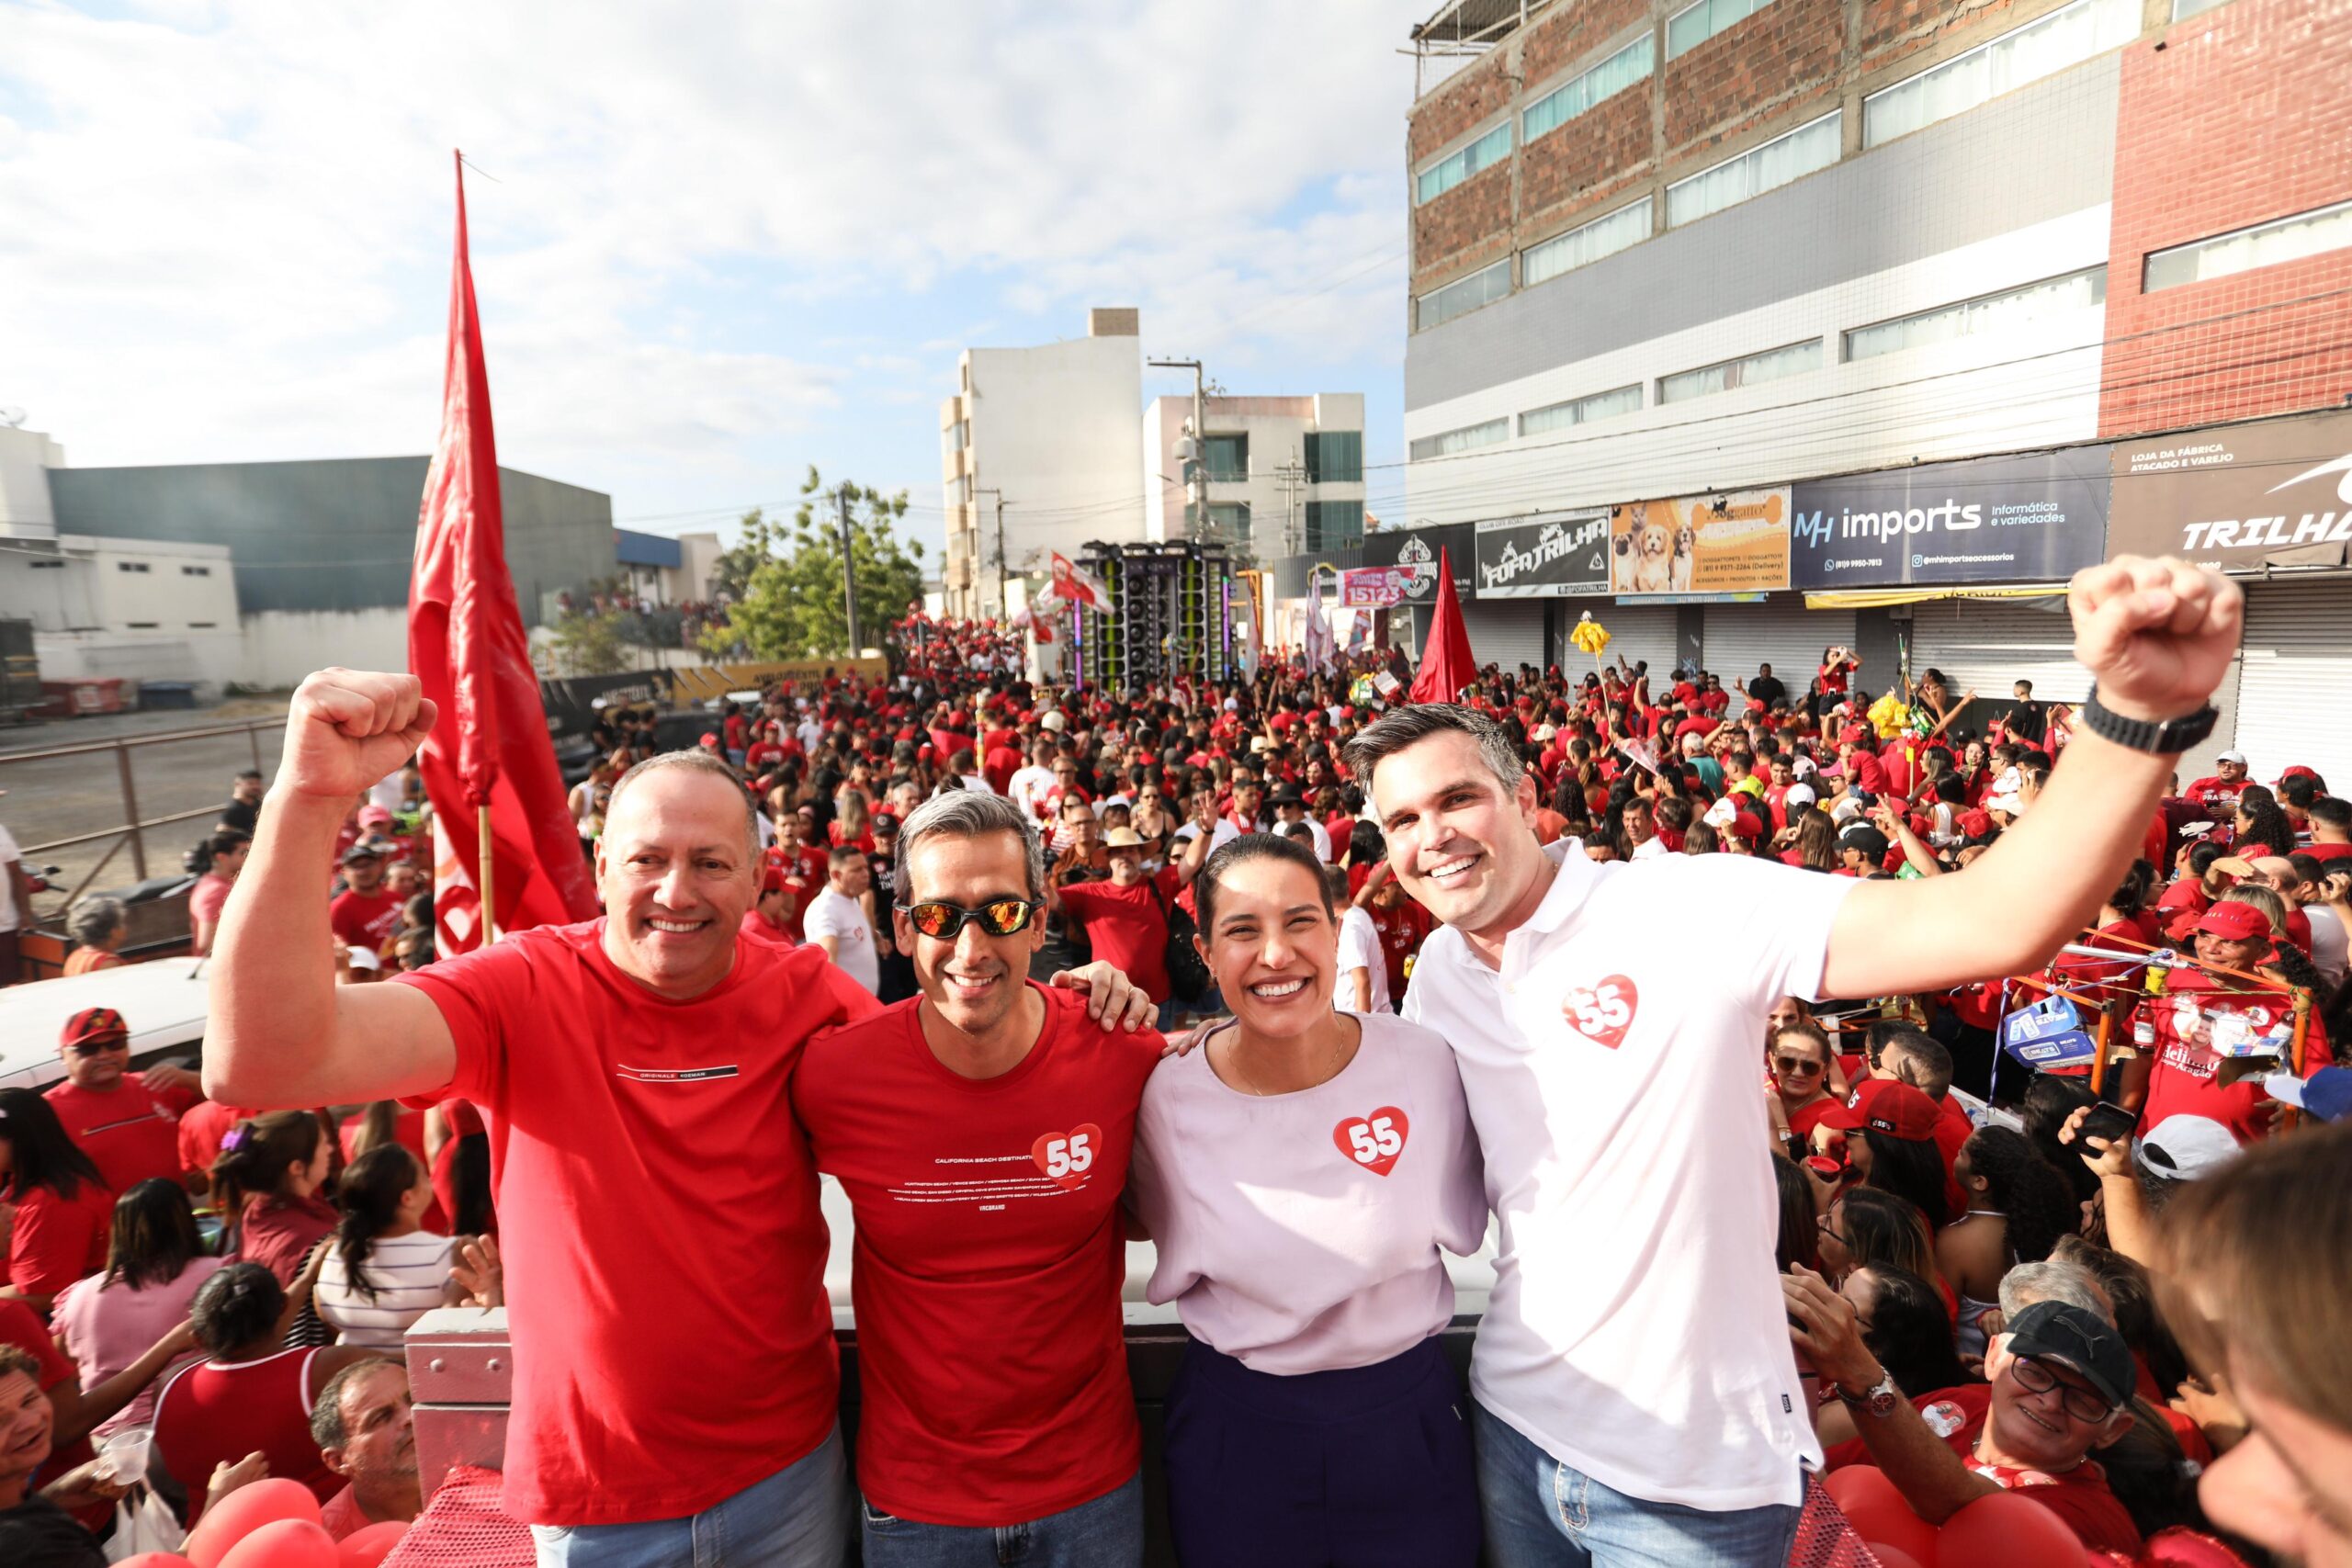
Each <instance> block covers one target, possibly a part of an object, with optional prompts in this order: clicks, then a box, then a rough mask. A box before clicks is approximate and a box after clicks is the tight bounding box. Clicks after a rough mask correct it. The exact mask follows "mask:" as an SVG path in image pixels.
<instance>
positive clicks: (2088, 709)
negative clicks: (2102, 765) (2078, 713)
mask: <svg viewBox="0 0 2352 1568" xmlns="http://www.w3.org/2000/svg"><path fill="white" fill-rule="evenodd" d="M2082 716H2083V728H2086V729H2087V730H2089V731H2090V732H2091V733H2092V734H2093V735H2096V736H2098V737H2099V738H2100V739H2106V740H2112V741H2114V742H2115V743H2116V744H2117V745H2118V746H2129V747H2130V748H2131V750H2134V751H2145V752H2147V753H2149V754H2150V755H2152V756H2157V757H2177V756H2178V755H2180V754H2181V753H2182V752H2183V751H2186V750H2188V749H2189V748H2190V747H2192V746H2194V745H2196V744H2197V743H2198V742H2199V741H2200V740H2202V739H2205V738H2206V737H2207V736H2209V735H2211V734H2212V733H2213V727H2214V726H2215V725H2216V724H2218V723H2220V722H2221V718H2222V716H2221V715H2220V714H2218V713H2216V712H2215V711H2214V710H2213V705H2212V704H2211V703H2208V704H2206V705H2204V706H2203V707H2201V708H2199V709H2198V710H2197V711H2196V712H2195V713H2192V714H2190V715H2188V716H2186V717H2184V718H2167V719H2161V720H2157V719H2145V718H2126V717H2124V716H2122V715H2121V714H2120V713H2117V712H2116V711H2115V710H2114V709H2113V708H2110V707H2109V706H2107V705H2105V704H2104V703H2102V702H2100V701H2099V700H2098V687H2097V686H2093V687H2092V688H2091V694H2090V698H2089V700H2088V701H2086V702H2085V703H2084V704H2083V709H2082Z"/></svg>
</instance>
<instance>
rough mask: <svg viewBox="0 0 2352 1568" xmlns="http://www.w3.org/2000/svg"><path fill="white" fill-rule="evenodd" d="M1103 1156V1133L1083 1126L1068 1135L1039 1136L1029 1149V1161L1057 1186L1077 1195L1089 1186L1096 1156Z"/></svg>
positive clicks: (1046, 1134) (1099, 1129)
mask: <svg viewBox="0 0 2352 1568" xmlns="http://www.w3.org/2000/svg"><path fill="white" fill-rule="evenodd" d="M1102 1152H1103V1129H1102V1128H1100V1127H1097V1126H1096V1125H1095V1124H1094V1123H1093V1122H1080V1124H1079V1125H1077V1126H1075V1127H1072V1128H1071V1129H1070V1130H1069V1132H1067V1133H1040V1134H1038V1135H1037V1141H1036V1142H1035V1143H1034V1144H1032V1145H1029V1157H1030V1158H1031V1159H1034V1160H1035V1161H1036V1162H1037V1168H1038V1169H1039V1170H1042V1171H1044V1172H1045V1173H1046V1176H1047V1177H1048V1178H1050V1179H1052V1180H1053V1182H1054V1183H1055V1185H1057V1186H1058V1187H1061V1188H1063V1189H1065V1190H1070V1191H1075V1190H1078V1189H1079V1188H1080V1187H1083V1186H1085V1185H1086V1173H1087V1172H1088V1171H1090V1170H1092V1169H1093V1168H1094V1156H1096V1155H1099V1154H1101V1153H1102Z"/></svg>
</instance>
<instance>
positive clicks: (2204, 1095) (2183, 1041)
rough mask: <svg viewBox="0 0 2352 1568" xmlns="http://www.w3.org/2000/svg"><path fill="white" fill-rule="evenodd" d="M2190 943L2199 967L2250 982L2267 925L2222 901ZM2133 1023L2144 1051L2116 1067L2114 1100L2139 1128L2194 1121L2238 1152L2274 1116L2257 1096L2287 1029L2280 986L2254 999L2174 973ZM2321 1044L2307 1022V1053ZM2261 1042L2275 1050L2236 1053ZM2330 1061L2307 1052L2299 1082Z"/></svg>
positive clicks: (2267, 949) (2264, 955)
mask: <svg viewBox="0 0 2352 1568" xmlns="http://www.w3.org/2000/svg"><path fill="white" fill-rule="evenodd" d="M2194 938H2195V942H2196V954H2197V961H2198V962H2199V964H2211V965H2214V966H2216V967H2219V968H2222V969H2231V970H2236V971H2238V972H2240V973H2255V972H2258V971H2260V970H2261V969H2262V968H2263V966H2265V965H2266V964H2268V963H2270V962H2271V961H2272V942H2273V937H2272V931H2271V928H2270V919H2269V917H2268V916H2267V915H2266V914H2264V913H2263V911H2262V910H2260V909H2259V908H2256V907H2255V906H2254V905H2252V904H2241V903H2237V902H2235V901H2234V900H2233V899H2229V898H2224V899H2223V900H2222V902H2220V903H2218V904H2215V905H2214V906H2212V907H2211V908H2209V909H2207V910H2206V911H2205V913H2204V914H2202V915H2200V916H2199V917H2198V919H2197V921H2196V924H2195V927H2194ZM2132 1022H2133V1029H2134V1032H2138V1031H2139V1030H2141V1029H2142V1028H2143V1027H2144V1029H2145V1030H2146V1032H2147V1036H2148V1041H2149V1046H2148V1047H2145V1048H2143V1049H2142V1050H2141V1052H2140V1053H2139V1054H2138V1055H2136V1056H2134V1057H2133V1058H2132V1059H2131V1061H2129V1062H2127V1063H2125V1064H2124V1069H2123V1087H2122V1099H2123V1103H2124V1104H2126V1105H2131V1106H2135V1107H2137V1108H2138V1109H2139V1111H2140V1117H2141V1122H2142V1124H2143V1126H2149V1127H2153V1126H2154V1125H2156V1124H2157V1123H2158V1122H2162V1121H2164V1120H2165V1118H2167V1117H2171V1116H2203V1117H2208V1118H2210V1119H2211V1120H2212V1121H2215V1122H2220V1123H2222V1125H2223V1126H2224V1127H2227V1128H2228V1129H2229V1130H2230V1132H2231V1133H2232V1134H2233V1135H2234V1136H2235V1137H2236V1138H2237V1140H2238V1141H2239V1142H2240V1143H2250V1142H2252V1141H2253V1140H2255V1139H2256V1138H2258V1137H2260V1136H2262V1135H2263V1134H2265V1133H2266V1132H2267V1131H2268V1130H2269V1127H2270V1123H2271V1121H2272V1118H2273V1117H2274V1116H2275V1114H2276V1112H2277V1107H2276V1106H2275V1105H2274V1104H2273V1103H2272V1101H2271V1100H2270V1098H2269V1097H2268V1096H2267V1095H2266V1094H2265V1093H2263V1090H2262V1079H2263V1077H2264V1076H2265V1075H2266V1074H2267V1073H2268V1072H2270V1071H2272V1070H2273V1069H2274V1068H2275V1067H2276V1066H2277V1059H2279V1058H2283V1057H2284V1055H2285V1048H2286V1045H2287V1043H2288V1042H2289V1040H2290V1037H2291V1034H2292V1032H2293V1027H2294V1009H2293V1005H2292V1003H2291V1001H2290V998H2289V997H2288V995H2287V993H2286V990H2285V988H2284V987H2283V986H2282V987H2280V989H2278V991H2275V992H2273V991H2261V990H2253V989H2251V988H2249V987H2248V986H2247V983H2246V982H2245V981H2243V980H2235V979H2230V978H2226V977H2215V976H2209V975H2206V974H2205V973H2203V972H2202V971H2200V970H2196V969H2175V970H2173V971H2172V972H2171V973H2170V974H2168V975H2167V976H2165V989H2164V993H2163V994H2162V995H2160V996H2152V997H2148V998H2144V999H2143V1000H2142V1001H2141V1002H2140V1004H2139V1007H2138V1009H2137V1010H2136V1011H2135V1012H2134V1014H2133V1019H2132ZM2321 1038H2322V1037H2321V1035H2320V1033H2319V1032H2318V1029H2317V1027H2316V1021H2314V1027H2313V1029H2312V1037H2311V1045H2312V1046H2313V1047H2319V1042H2320V1041H2321ZM2260 1040H2268V1041H2270V1042H2272V1043H2274V1044H2275V1045H2277V1046H2278V1050H2276V1051H2274V1052H2271V1053H2268V1054H2262V1055H2248V1054H2246V1053H2245V1046H2246V1045H2248V1044H2251V1043H2254V1042H2256V1041H2260ZM2329 1060H2330V1057H2329V1055H2328V1053H2327V1051H2326V1050H2325V1049H2324V1047H2319V1048H2309V1049H2307V1050H2306V1053H2305V1061H2304V1073H2305V1076H2309V1075H2310V1074H2311V1073H2313V1072H2316V1071H2318V1070H2319V1068H2320V1067H2322V1066H2325V1065H2326V1064H2327V1062H2328V1061H2329Z"/></svg>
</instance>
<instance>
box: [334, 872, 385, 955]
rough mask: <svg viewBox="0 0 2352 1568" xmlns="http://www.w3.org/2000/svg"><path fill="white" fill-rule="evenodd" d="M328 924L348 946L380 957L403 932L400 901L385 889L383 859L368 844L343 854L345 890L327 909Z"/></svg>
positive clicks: (337, 895) (336, 896)
mask: <svg viewBox="0 0 2352 1568" xmlns="http://www.w3.org/2000/svg"><path fill="white" fill-rule="evenodd" d="M327 925H328V928H329V929H330V930H332V931H334V934H335V936H336V938H337V939H338V940H339V941H341V942H343V944H344V945H345V947H348V948H351V949H353V950H355V951H356V952H364V953H377V954H379V955H380V954H381V953H382V952H383V948H384V944H385V943H386V942H390V941H391V939H392V938H393V937H394V936H395V935H397V934H398V933H399V931H400V929H401V898H400V896H399V895H398V894H396V893H394V892H393V891H392V890H391V889H390V888H389V887H386V886H384V859H383V857H382V856H381V855H380V854H379V853H377V852H376V851H375V850H374V849H373V848H372V847H371V846H369V845H367V844H354V845H352V846H351V848H349V849H347V850H345V851H344V852H343V891H342V892H340V893H338V894H336V895H335V897H334V902H333V903H331V904H329V905H328V906H327Z"/></svg>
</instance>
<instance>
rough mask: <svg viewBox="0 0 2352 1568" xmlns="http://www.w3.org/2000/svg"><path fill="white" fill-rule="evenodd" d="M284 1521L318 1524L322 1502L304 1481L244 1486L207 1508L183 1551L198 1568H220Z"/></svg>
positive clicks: (281, 1479)
mask: <svg viewBox="0 0 2352 1568" xmlns="http://www.w3.org/2000/svg"><path fill="white" fill-rule="evenodd" d="M280 1519H301V1520H305V1521H307V1522H309V1523H311V1524H317V1523H318V1522H319V1500H318V1498H317V1497H316V1496H315V1495H312V1494H311V1489H310V1488H309V1487H307V1486H305V1485H303V1484H302V1483H300V1482H299V1481H288V1480H287V1479H286V1478H285V1477H283V1476H271V1477H269V1478H268V1479H266V1480H263V1481H256V1482H253V1483H250V1484H248V1485H244V1486H240V1487H238V1488H237V1489H236V1490H235V1491H234V1492H232V1493H230V1494H229V1495H227V1496H226V1497H223V1498H221V1499H220V1502H219V1503H217V1504H215V1505H214V1506H211V1507H209V1508H207V1509H205V1510H204V1517H202V1518H201V1519H198V1521H197V1523H196V1529H194V1530H193V1531H191V1532H190V1533H189V1535H188V1538H187V1540H185V1541H183V1542H181V1544H180V1550H181V1551H185V1552H186V1553H187V1560H188V1562H191V1563H193V1564H194V1565H195V1568H220V1562H221V1559H223V1558H225V1557H227V1556H228V1555H229V1551H230V1549H231V1548H232V1547H233V1546H235V1545H236V1544H237V1543H238V1542H239V1541H241V1540H244V1539H245V1537H247V1536H249V1535H251V1534H253V1533H254V1531H255V1530H257V1529H260V1528H261V1527H262V1526H264V1525H266V1524H275V1523H276V1522H277V1521H278V1520H280ZM329 1539H330V1540H332V1539H333V1538H332V1537H330V1538H329Z"/></svg>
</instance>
